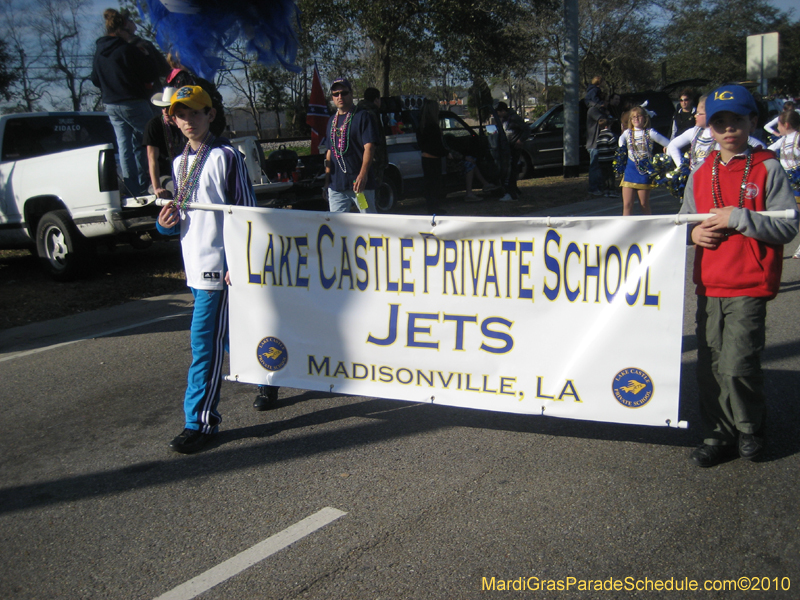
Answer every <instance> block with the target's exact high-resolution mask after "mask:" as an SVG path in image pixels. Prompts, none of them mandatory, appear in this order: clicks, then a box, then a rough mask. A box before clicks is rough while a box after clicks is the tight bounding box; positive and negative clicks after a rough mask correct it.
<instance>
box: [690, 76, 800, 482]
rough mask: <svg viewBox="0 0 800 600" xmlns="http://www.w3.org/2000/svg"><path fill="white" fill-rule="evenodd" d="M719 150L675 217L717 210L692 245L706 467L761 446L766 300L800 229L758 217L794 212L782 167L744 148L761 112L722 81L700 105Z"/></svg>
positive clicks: (699, 460) (701, 453)
mask: <svg viewBox="0 0 800 600" xmlns="http://www.w3.org/2000/svg"><path fill="white" fill-rule="evenodd" d="M706 117H707V122H708V123H709V125H710V129H711V133H712V135H713V137H714V139H715V140H716V141H717V143H718V144H719V148H720V149H719V150H718V151H715V152H712V153H711V154H710V155H709V157H708V158H707V159H706V160H705V162H704V163H703V164H702V165H701V166H700V167H698V168H697V170H695V171H694V172H693V173H692V174H691V175H690V176H689V180H688V183H687V184H686V192H685V195H684V203H683V206H682V207H681V211H680V212H681V213H698V214H706V213H713V216H712V217H710V218H709V219H706V220H705V221H703V222H702V223H699V224H697V225H695V226H694V227H693V228H692V230H691V239H692V242H694V244H695V245H696V253H695V261H694V282H695V284H697V296H698V298H697V343H698V350H697V382H698V387H699V395H700V410H701V413H702V415H703V422H704V424H705V429H706V431H705V438H704V440H703V444H702V445H701V446H699V447H698V448H695V450H694V451H693V452H692V453H691V456H690V460H691V461H692V462H693V463H694V464H696V465H698V466H700V467H712V466H714V465H717V464H719V463H721V462H723V461H725V460H727V459H728V458H729V457H730V456H732V455H733V454H734V452H735V450H736V449H737V448H738V453H739V456H740V457H742V458H744V459H746V460H753V459H756V458H758V457H759V456H760V455H761V453H762V451H763V449H764V437H763V435H764V419H765V398H764V377H763V374H762V371H761V351H762V350H763V349H764V343H765V321H766V316H767V301H769V300H771V299H773V298H774V297H775V296H776V295H777V293H778V287H779V285H780V281H781V268H782V263H783V244H785V243H787V242H789V241H791V240H792V239H793V238H794V237H795V236H796V235H797V231H798V219H797V213H795V215H794V218H791V219H786V218H775V217H767V216H764V215H761V214H758V212H757V211H766V210H781V209H796V208H797V204H796V203H795V200H794V196H793V195H792V190H791V187H790V185H789V180H788V179H787V178H786V175H785V174H784V173H782V172H781V166H780V163H779V162H778V161H777V160H776V159H775V155H774V154H773V153H772V152H771V151H769V150H763V149H758V150H756V149H754V148H752V147H750V146H748V143H747V138H748V136H749V135H750V132H751V131H753V130H754V129H755V127H756V122H757V117H758V108H757V107H756V103H755V101H754V100H753V96H752V95H751V94H750V92H748V91H747V89H745V88H744V87H742V86H739V85H726V86H722V87H721V88H718V89H717V90H715V91H714V92H712V93H711V94H710V95H709V97H708V100H707V101H706Z"/></svg>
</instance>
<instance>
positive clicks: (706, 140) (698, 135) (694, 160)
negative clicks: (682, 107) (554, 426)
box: [667, 94, 764, 202]
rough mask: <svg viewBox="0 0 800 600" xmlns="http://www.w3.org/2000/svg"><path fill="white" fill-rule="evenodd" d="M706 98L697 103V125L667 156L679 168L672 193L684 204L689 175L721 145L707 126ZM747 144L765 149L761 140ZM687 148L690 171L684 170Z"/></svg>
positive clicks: (673, 143)
mask: <svg viewBox="0 0 800 600" xmlns="http://www.w3.org/2000/svg"><path fill="white" fill-rule="evenodd" d="M706 98H708V94H706V95H704V96H701V97H700V100H699V101H698V102H697V112H696V113H695V122H696V123H697V125H696V126H694V127H692V128H691V129H687V130H686V131H684V132H683V133H682V134H681V135H679V136H678V137H676V138H675V139H673V140H672V141H671V142H670V143H669V146H667V154H669V156H670V158H671V159H672V162H673V163H675V166H676V167H677V168H676V169H675V170H674V171H673V172H672V177H673V179H674V181H673V184H672V186H671V191H672V193H673V195H674V196H677V197H678V198H679V199H680V200H681V202H683V188H684V186H685V184H686V179H687V177H688V176H689V173H690V172H692V171H694V170H695V169H696V168H697V167H699V166H700V165H701V164H702V163H703V161H704V160H705V159H706V157H707V156H708V155H709V154H711V152H712V151H713V150H719V144H717V142H715V141H714V138H713V137H711V132H710V131H709V129H708V127H707V126H706ZM747 144H748V145H749V146H751V147H753V148H763V147H764V144H762V143H761V140H759V139H757V138H754V137H753V136H750V137H749V138H748V140H747ZM686 146H689V151H688V154H689V164H688V169H686V167H683V168H682V164H683V161H684V158H683V153H682V152H681V150H682V149H683V148H685V147H686Z"/></svg>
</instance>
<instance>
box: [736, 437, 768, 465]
mask: <svg viewBox="0 0 800 600" xmlns="http://www.w3.org/2000/svg"><path fill="white" fill-rule="evenodd" d="M763 451H764V438H762V437H760V436H757V435H755V434H752V433H740V434H739V456H741V457H742V458H743V459H745V460H755V459H757V458H758V457H759V456H761V453H762V452H763Z"/></svg>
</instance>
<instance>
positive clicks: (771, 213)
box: [155, 198, 797, 227]
mask: <svg viewBox="0 0 800 600" xmlns="http://www.w3.org/2000/svg"><path fill="white" fill-rule="evenodd" d="M171 203H172V200H169V199H166V198H159V199H157V200H156V201H155V204H156V205H157V206H167V205H169V204H171ZM186 208H187V209H191V210H212V211H214V210H215V211H219V212H230V211H231V209H232V208H233V205H231V204H203V203H199V202H189V203H187V204H186ZM238 208H246V209H248V210H275V209H271V208H266V209H265V208H260V207H244V206H242V207H238ZM758 214H759V215H763V216H765V217H772V218H776V219H794V218H796V217H797V211H796V210H794V209H791V208H789V209H786V210H765V211H760V212H758ZM412 216H419V215H412ZM713 216H714V214H713V213H706V214H685V215H682V214H676V215H647V216H644V215H643V216H641V217H638V216H635V217H633V218H634V219H640V218H644V219H647V220H669V221H673V222H674V223H675V224H676V225H681V224H683V223H700V222H702V221H705V220H706V219H709V218H711V217H713ZM370 217H371V218H374V217H373V216H372V215H371V216H370ZM389 217H390V218H396V217H395V216H394V215H389ZM455 218H456V219H485V218H486V217H455ZM619 218H620V217H618V216H616V217H563V216H558V217H498V219H507V220H522V221H524V220H527V221H531V222H533V223H542V224H545V225H547V226H548V227H550V226H555V225H557V224H558V222H565V221H588V220H597V219H602V220H608V219H619Z"/></svg>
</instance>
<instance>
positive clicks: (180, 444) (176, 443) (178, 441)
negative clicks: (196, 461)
mask: <svg viewBox="0 0 800 600" xmlns="http://www.w3.org/2000/svg"><path fill="white" fill-rule="evenodd" d="M213 437H214V434H213V433H201V432H200V431H198V430H197V429H184V430H183V431H182V432H181V433H180V435H178V436H177V437H176V438H175V439H174V440H172V441H171V442H170V443H169V447H170V448H172V449H173V450H175V452H180V453H181V454H193V453H195V452H199V451H200V450H202V449H203V448H204V447H205V445H206V444H207V443H208V442H209V441H210V440H211V438H213Z"/></svg>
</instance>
